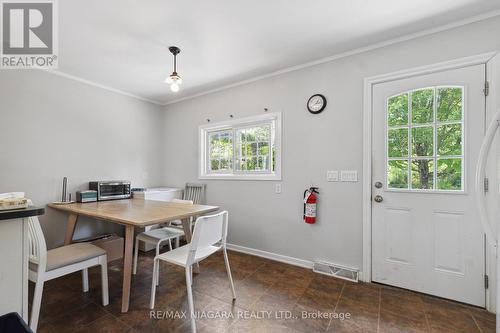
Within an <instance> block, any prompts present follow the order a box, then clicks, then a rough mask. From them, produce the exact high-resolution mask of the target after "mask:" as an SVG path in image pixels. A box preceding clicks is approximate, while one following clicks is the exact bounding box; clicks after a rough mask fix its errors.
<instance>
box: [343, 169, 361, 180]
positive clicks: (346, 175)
mask: <svg viewBox="0 0 500 333" xmlns="http://www.w3.org/2000/svg"><path fill="white" fill-rule="evenodd" d="M340 181H342V182H357V181H358V171H356V170H342V171H340Z"/></svg>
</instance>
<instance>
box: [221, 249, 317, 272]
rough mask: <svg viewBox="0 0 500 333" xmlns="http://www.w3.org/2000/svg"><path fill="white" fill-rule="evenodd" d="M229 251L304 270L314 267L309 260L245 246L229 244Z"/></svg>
mask: <svg viewBox="0 0 500 333" xmlns="http://www.w3.org/2000/svg"><path fill="white" fill-rule="evenodd" d="M227 249H228V250H232V251H236V252H241V253H246V254H250V255H253V256H257V257H261V258H266V259H270V260H274V261H279V262H282V263H285V264H290V265H294V266H299V267H303V268H308V269H312V267H313V262H312V261H309V260H304V259H299V258H294V257H289V256H285V255H282V254H277V253H272V252H267V251H262V250H257V249H252V248H250V247H245V246H240V245H235V244H227Z"/></svg>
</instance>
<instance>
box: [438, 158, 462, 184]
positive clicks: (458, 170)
mask: <svg viewBox="0 0 500 333" xmlns="http://www.w3.org/2000/svg"><path fill="white" fill-rule="evenodd" d="M437 188H438V189H439V190H461V189H462V159H461V158H448V159H438V161H437Z"/></svg>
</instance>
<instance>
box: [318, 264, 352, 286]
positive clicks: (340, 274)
mask: <svg viewBox="0 0 500 333" xmlns="http://www.w3.org/2000/svg"><path fill="white" fill-rule="evenodd" d="M313 272H315V273H320V274H325V275H329V276H333V277H336V278H339V279H344V280H348V281H352V282H358V280H359V270H357V269H356V268H351V267H346V266H341V265H337V264H332V263H327V262H324V261H316V262H314V266H313Z"/></svg>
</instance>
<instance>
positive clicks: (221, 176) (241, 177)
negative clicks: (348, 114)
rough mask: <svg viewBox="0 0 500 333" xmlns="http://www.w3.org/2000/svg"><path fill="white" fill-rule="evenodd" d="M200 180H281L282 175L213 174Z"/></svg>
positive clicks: (202, 176)
mask: <svg viewBox="0 0 500 333" xmlns="http://www.w3.org/2000/svg"><path fill="white" fill-rule="evenodd" d="M198 179H214V180H274V181H276V180H281V175H278V174H265V175H262V174H260V175H256V174H254V175H235V174H228V175H224V174H213V175H201V176H199V177H198Z"/></svg>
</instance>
